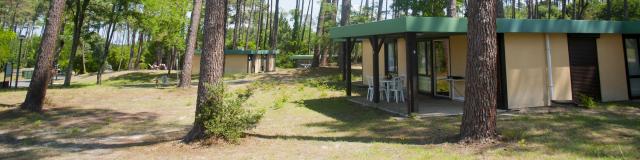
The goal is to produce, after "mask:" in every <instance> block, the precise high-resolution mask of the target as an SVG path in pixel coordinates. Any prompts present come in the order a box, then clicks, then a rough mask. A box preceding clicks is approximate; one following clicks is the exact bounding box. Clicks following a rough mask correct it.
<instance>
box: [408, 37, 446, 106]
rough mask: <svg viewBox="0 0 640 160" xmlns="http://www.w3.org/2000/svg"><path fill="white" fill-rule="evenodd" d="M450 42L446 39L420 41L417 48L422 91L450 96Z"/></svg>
mask: <svg viewBox="0 0 640 160" xmlns="http://www.w3.org/2000/svg"><path fill="white" fill-rule="evenodd" d="M448 43H449V41H448V40H446V39H437V40H419V41H418V43H417V46H416V49H417V50H418V91H419V92H420V93H423V94H426V95H434V96H438V97H447V98H449V97H450V87H451V85H450V83H449V63H450V61H449V51H448Z"/></svg>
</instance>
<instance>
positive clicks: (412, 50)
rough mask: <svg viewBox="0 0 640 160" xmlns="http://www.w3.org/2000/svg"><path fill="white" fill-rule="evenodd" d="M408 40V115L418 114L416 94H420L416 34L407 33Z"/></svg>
mask: <svg viewBox="0 0 640 160" xmlns="http://www.w3.org/2000/svg"><path fill="white" fill-rule="evenodd" d="M405 39H406V41H407V42H406V43H405V44H406V51H407V53H406V55H407V56H405V57H406V58H407V61H406V63H407V64H406V66H407V69H406V71H407V73H406V75H407V115H411V113H415V112H417V111H418V110H417V107H416V103H415V98H416V94H417V92H418V84H417V83H418V72H417V68H418V66H417V65H418V53H417V51H416V45H417V43H416V33H415V32H409V33H405Z"/></svg>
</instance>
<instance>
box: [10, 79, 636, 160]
mask: <svg viewBox="0 0 640 160" xmlns="http://www.w3.org/2000/svg"><path fill="white" fill-rule="evenodd" d="M336 72H337V69H327V68H324V69H311V70H306V71H303V70H285V69H282V70H279V71H278V72H276V73H271V74H261V75H247V76H245V77H241V79H239V80H247V81H249V82H247V83H237V84H236V83H234V84H231V85H230V87H231V88H242V87H243V86H246V85H253V86H254V87H258V88H260V90H258V91H256V94H255V95H254V96H252V97H251V98H250V99H249V101H248V103H249V104H250V105H247V106H253V107H254V108H255V109H267V112H266V114H265V117H264V119H263V120H262V121H261V122H260V123H259V124H258V125H257V127H256V128H255V129H253V130H251V131H249V132H248V133H247V137H246V138H244V139H242V141H241V143H240V144H220V145H215V146H208V147H194V146H190V145H184V144H181V143H179V139H180V138H181V136H182V135H184V134H186V132H187V131H188V129H189V127H190V126H191V123H192V122H193V117H194V114H193V111H194V110H195V92H196V89H195V88H190V89H186V90H183V89H174V88H172V87H164V88H154V87H144V84H145V83H149V82H148V81H149V80H152V79H153V77H155V76H156V75H157V74H161V73H147V72H146V71H145V72H126V73H112V74H110V75H108V76H106V77H107V78H105V79H106V80H105V81H104V82H105V83H104V84H103V85H101V86H96V85H78V86H77V87H72V88H53V89H51V90H49V92H48V99H49V101H50V102H49V104H50V105H49V106H47V107H45V108H46V111H45V113H44V114H33V113H26V112H23V111H19V110H16V109H15V108H16V105H17V104H18V103H20V101H21V100H22V99H23V98H24V96H25V92H26V91H24V90H18V91H14V90H11V91H2V92H0V104H1V105H0V159H14V158H15V159H40V158H53V159H88V158H92V157H96V156H100V158H105V159H143V158H153V159H158V158H162V159H184V158H187V157H188V158H194V159H197V158H203V159H208V158H212V157H215V158H216V159H256V158H259V159H639V158H640V153H638V152H637V151H638V150H640V125H638V122H640V105H639V104H637V103H634V102H624V103H605V104H599V105H598V106H597V107H595V108H593V109H580V108H571V109H569V110H568V111H564V112H557V113H546V114H511V115H500V116H499V117H498V128H499V132H500V133H501V135H502V140H501V141H500V142H498V143H495V144H487V145H474V146H466V145H463V144H458V143H457V142H456V140H457V138H456V136H457V133H458V131H459V125H460V120H461V118H460V117H459V116H452V117H430V118H422V119H417V118H416V119H413V118H399V117H393V116H392V115H390V114H387V113H385V112H382V111H379V110H375V109H370V108H367V107H362V106H357V105H354V104H352V103H350V102H349V101H347V100H346V99H345V97H343V95H344V92H343V91H342V88H343V86H342V83H340V82H339V79H340V78H339V76H338V74H337V73H336ZM358 74H359V73H354V75H358ZM86 79H87V81H86V84H89V83H91V82H93V80H95V77H93V78H92V77H90V76H88V77H86ZM354 79H357V78H354ZM76 80H77V81H79V82H78V83H79V84H85V83H83V82H82V81H83V80H85V78H77V79H76Z"/></svg>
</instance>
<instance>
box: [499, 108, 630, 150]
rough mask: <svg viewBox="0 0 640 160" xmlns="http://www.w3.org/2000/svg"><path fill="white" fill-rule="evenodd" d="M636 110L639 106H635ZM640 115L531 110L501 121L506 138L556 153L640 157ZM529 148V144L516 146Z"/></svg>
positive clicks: (500, 127)
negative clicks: (535, 145)
mask: <svg viewBox="0 0 640 160" xmlns="http://www.w3.org/2000/svg"><path fill="white" fill-rule="evenodd" d="M636 111H637V110H636ZM638 122H640V117H637V116H630V115H628V114H625V113H616V112H610V111H605V110H589V111H571V112H564V113H549V114H531V115H524V116H520V117H515V118H510V119H503V120H499V121H498V125H499V130H500V131H501V133H502V135H503V137H504V138H505V141H511V142H517V141H521V142H519V143H522V142H525V143H524V144H520V145H524V146H527V144H541V145H542V146H544V147H545V148H547V150H549V151H551V152H553V153H571V154H576V155H581V156H586V157H592V158H621V159H625V158H630V157H635V158H631V159H637V158H640V153H638V152H637V151H638V150H640V125H638ZM516 148H521V149H522V148H523V149H525V150H526V149H527V148H528V147H516Z"/></svg>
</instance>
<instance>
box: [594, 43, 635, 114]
mask: <svg viewBox="0 0 640 160" xmlns="http://www.w3.org/2000/svg"><path fill="white" fill-rule="evenodd" d="M596 42H597V45H598V64H599V67H598V68H599V73H600V88H601V94H602V101H623V100H629V95H628V90H627V79H626V78H627V77H626V67H625V63H626V62H625V58H624V48H623V45H622V36H621V35H620V34H601V35H600V38H598V39H597V41H596Z"/></svg>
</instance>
